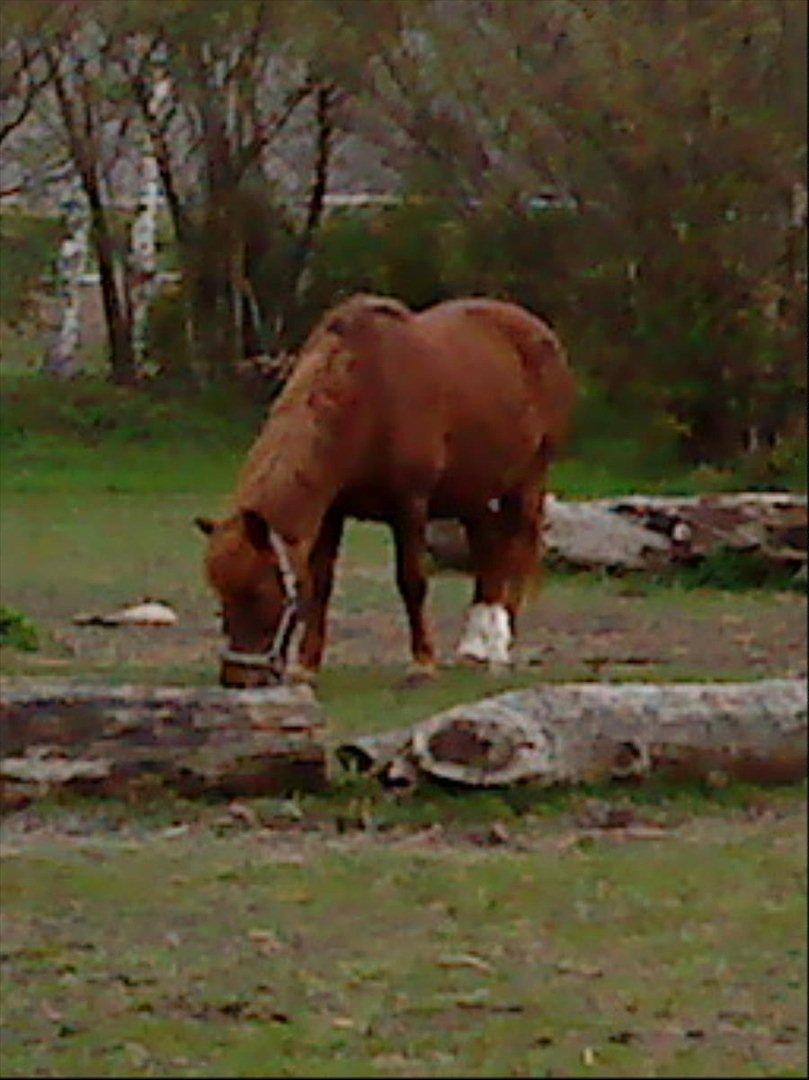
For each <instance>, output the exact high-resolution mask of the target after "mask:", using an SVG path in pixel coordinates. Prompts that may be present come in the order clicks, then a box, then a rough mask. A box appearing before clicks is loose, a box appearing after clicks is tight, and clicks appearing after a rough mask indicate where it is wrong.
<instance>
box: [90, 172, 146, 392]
mask: <svg viewBox="0 0 809 1080" xmlns="http://www.w3.org/2000/svg"><path fill="white" fill-rule="evenodd" d="M83 179H84V189H85V191H86V193H87V200H88V202H89V203H90V221H91V226H92V237H93V243H94V245H95V251H96V258H97V259H98V273H99V277H100V279H101V299H102V301H103V304H104V317H105V319H106V322H107V340H108V342H109V350H110V368H111V371H112V381H113V382H115V383H118V384H119V385H121V386H126V385H130V384H131V383H133V382H134V381H135V354H134V352H133V349H132V326H131V323H130V320H129V311H128V304H127V301H126V297H125V295H124V294H123V287H122V286H123V283H122V281H121V280H120V279H119V275H118V274H117V272H116V271H117V259H116V253H115V240H114V238H113V235H112V233H111V231H110V227H109V222H108V220H107V214H106V212H105V209H104V205H103V203H102V201H101V193H100V191H99V187H98V180H97V178H96V177H95V176H94V175H90V174H88V175H86V176H85V177H84V178H83Z"/></svg>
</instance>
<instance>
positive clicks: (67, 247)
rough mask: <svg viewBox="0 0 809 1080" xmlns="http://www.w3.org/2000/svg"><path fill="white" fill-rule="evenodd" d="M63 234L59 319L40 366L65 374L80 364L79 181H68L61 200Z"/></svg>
mask: <svg viewBox="0 0 809 1080" xmlns="http://www.w3.org/2000/svg"><path fill="white" fill-rule="evenodd" d="M62 216H63V221H64V228H65V235H64V236H63V238H62V241H61V243H60V244H59V255H58V257H57V263H56V298H57V300H58V303H59V311H58V314H57V319H58V323H57V326H56V330H55V333H54V338H53V341H52V342H51V344H50V346H49V348H48V352H47V355H46V357H45V361H44V364H43V370H44V371H45V372H46V373H47V374H49V375H56V376H58V377H60V378H67V377H69V376H70V375H73V374H74V373H75V372H76V370H77V369H78V367H79V356H78V350H79V345H80V342H81V275H82V273H83V272H84V268H85V266H86V263H87V247H88V243H87V241H88V230H89V225H90V222H89V215H88V211H87V201H86V199H85V198H84V194H83V192H82V191H81V189H80V188H79V185H78V184H71V185H70V186H69V187H68V189H67V191H66V193H65V197H64V199H63V200H62Z"/></svg>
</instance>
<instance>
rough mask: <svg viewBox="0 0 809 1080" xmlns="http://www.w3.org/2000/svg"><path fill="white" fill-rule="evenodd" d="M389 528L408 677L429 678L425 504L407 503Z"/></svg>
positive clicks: (430, 652) (431, 665)
mask: <svg viewBox="0 0 809 1080" xmlns="http://www.w3.org/2000/svg"><path fill="white" fill-rule="evenodd" d="M391 524H392V529H393V539H394V544H395V547H396V585H397V587H398V589H399V594H400V595H401V597H402V600H403V601H404V606H405V610H406V611H407V619H408V623H409V624H410V651H411V654H412V657H413V663H412V667H411V675H413V676H417V677H428V678H429V677H431V676H432V675H433V674H434V673H435V647H434V645H433V635H432V631H431V629H430V625H429V622H428V620H427V617H426V615H425V613H424V601H425V599H426V597H427V572H426V569H425V561H426V557H427V542H426V529H427V500H426V499H413V500H411V501H410V502H408V503H406V504H405V505H404V506H402V507H401V508H400V510H399V512H398V513H397V514H396V515H395V517H394V519H393V521H392V523H391Z"/></svg>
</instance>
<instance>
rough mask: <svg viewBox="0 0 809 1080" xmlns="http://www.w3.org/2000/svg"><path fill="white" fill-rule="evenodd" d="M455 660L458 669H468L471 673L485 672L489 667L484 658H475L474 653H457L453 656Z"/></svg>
mask: <svg viewBox="0 0 809 1080" xmlns="http://www.w3.org/2000/svg"><path fill="white" fill-rule="evenodd" d="M455 658H456V660H457V662H458V664H459V666H460V667H465V668H470V669H471V670H472V671H485V670H486V668H487V667H488V666H489V661H488V660H487V659H486V658H485V657H483V656H476V655H475V654H474V653H466V652H459V653H456V654H455Z"/></svg>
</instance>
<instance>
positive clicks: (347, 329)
mask: <svg viewBox="0 0 809 1080" xmlns="http://www.w3.org/2000/svg"><path fill="white" fill-rule="evenodd" d="M379 317H382V318H387V319H393V320H397V321H399V322H405V321H407V320H409V319H411V318H412V317H413V313H412V312H411V311H410V310H409V308H407V307H406V306H405V305H404V304H402V303H400V302H399V301H398V300H395V299H393V298H392V297H387V296H374V295H372V294H367V293H359V294H357V295H356V296H352V297H350V298H349V299H348V300H344V301H343V302H342V303H339V304H337V305H335V306H334V307H333V308H331V309H330V310H329V311H327V312H326V313H325V314H324V315H323V316H322V317H321V319H320V320H319V321H318V322H317V323H316V325H315V326H314V328H313V329H312V331H311V333H310V334H309V336H308V338H307V339H306V341H305V342H304V345H303V347H302V348H301V350H300V353H299V356H298V359H297V361H296V362H295V364H294V366H293V369H292V374H291V375H290V377H289V379H288V380H287V383H286V385H285V387H284V389H283V390H282V391H281V394H280V395H279V397H278V398H277V399H276V401H275V402H274V404H273V406H272V408H271V409H270V412H269V414H268V416H267V419H266V420H265V422H264V426H263V427H262V429H261V432H260V433H259V435H258V438H257V439H256V441H255V442H254V443H253V446H252V448H251V449H250V452H249V454H248V457H247V461H246V462H245V464H244V467H243V469H242V472H241V475H240V477H239V481H238V484H237V489H236V501H237V504H238V505H240V506H245V505H255V504H256V503H257V501H260V500H261V494H262V493H263V492H268V491H271V490H273V489H274V488H276V487H277V486H278V485H279V484H281V485H285V486H288V485H289V483H290V482H292V483H297V484H299V485H300V486H301V487H306V486H307V484H311V483H312V477H311V476H310V475H309V471H310V468H311V465H312V461H311V458H312V455H313V450H316V449H317V448H318V447H319V448H321V449H324V450H325V449H326V448H327V447H329V444H331V443H333V441H334V436H335V422H336V420H337V418H338V417H339V415H340V413H341V411H342V410H341V408H340V406H341V404H344V403H345V402H346V400H347V398H348V397H349V396H350V394H351V389H352V381H353V378H354V364H353V362H352V361H353V360H354V356H355V353H354V348H355V347H356V344H357V338H358V336H359V335H360V334H361V333H362V331H363V330H364V329H367V328H368V327H369V326H370V325H371V324H372V323H373V322H374V320H376V319H378V318H379ZM338 452H339V451H338Z"/></svg>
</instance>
